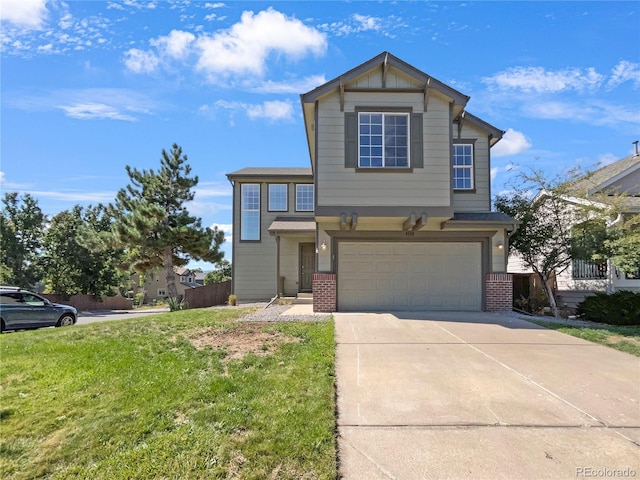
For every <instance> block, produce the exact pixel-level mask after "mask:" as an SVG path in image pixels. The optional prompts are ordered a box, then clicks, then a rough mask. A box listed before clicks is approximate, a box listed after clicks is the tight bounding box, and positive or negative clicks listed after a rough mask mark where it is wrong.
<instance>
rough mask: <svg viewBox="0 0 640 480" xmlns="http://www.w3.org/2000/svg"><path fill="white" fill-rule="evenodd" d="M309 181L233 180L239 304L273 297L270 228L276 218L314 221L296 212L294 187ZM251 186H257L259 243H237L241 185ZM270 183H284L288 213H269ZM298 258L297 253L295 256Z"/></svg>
mask: <svg viewBox="0 0 640 480" xmlns="http://www.w3.org/2000/svg"><path fill="white" fill-rule="evenodd" d="M311 182H312V181H311V179H310V178H309V179H300V178H283V179H272V178H270V179H262V178H256V179H249V178H243V179H242V180H236V181H235V185H234V199H235V200H234V205H233V225H234V231H233V274H234V277H233V282H234V285H233V287H234V293H235V294H236V295H237V296H238V301H241V302H246V301H264V300H269V299H271V298H273V296H274V295H275V294H276V290H277V283H276V272H277V265H276V255H277V251H276V239H275V237H273V236H272V235H270V234H269V231H268V229H269V226H270V225H271V223H273V221H274V220H275V218H276V217H279V216H296V217H301V216H309V217H311V218H313V212H296V211H295V208H296V203H295V202H296V195H295V185H296V184H303V183H307V184H309V183H311ZM243 183H253V184H259V185H260V241H259V242H258V241H241V240H240V228H241V221H240V215H241V212H240V208H241V203H240V200H241V185H242V184H243ZM270 183H285V184H287V185H288V189H287V205H288V211H287V212H269V211H268V205H269V203H268V202H269V193H268V185H269V184H270ZM296 255H297V254H296Z"/></svg>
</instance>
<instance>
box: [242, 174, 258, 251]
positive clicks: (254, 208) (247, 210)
mask: <svg viewBox="0 0 640 480" xmlns="http://www.w3.org/2000/svg"><path fill="white" fill-rule="evenodd" d="M249 187H251V188H252V189H254V188H257V190H258V191H257V193H258V197H257V200H258V201H257V204H252V205H248V206H247V205H246V203H245V201H246V198H245V188H246V189H247V190H248V189H249ZM252 193H255V191H254V192H252ZM256 212H257V213H258V217H257V220H256V219H255V218H252V221H255V222H257V227H258V228H257V236H256V235H248V233H247V232H248V229H247V228H245V227H246V225H245V220H246V219H247V217H248V216H249V215H248V214H255V213H256ZM251 216H252V217H253V215H251ZM260 222H261V218H260V184H259V183H243V184H241V185H240V241H245V242H259V241H260V225H261V223H260ZM253 227H254V228H255V225H253ZM250 231H253V229H251V230H250Z"/></svg>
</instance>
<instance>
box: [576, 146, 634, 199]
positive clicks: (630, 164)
mask: <svg viewBox="0 0 640 480" xmlns="http://www.w3.org/2000/svg"><path fill="white" fill-rule="evenodd" d="M636 172H640V155H630V156H628V157H625V158H623V159H621V160H618V161H617V162H613V163H612V164H610V165H606V166H604V167H602V168H600V169H598V170H596V171H595V172H592V173H590V174H588V175H586V176H585V177H583V178H581V179H579V180H578V181H576V182H575V184H574V186H573V188H572V190H574V191H575V192H576V193H577V194H579V195H593V194H594V193H598V192H603V191H606V189H607V188H608V187H611V186H612V185H614V184H615V183H617V182H620V181H622V180H623V179H625V178H626V177H629V176H631V175H633V174H636ZM621 193H622V192H621Z"/></svg>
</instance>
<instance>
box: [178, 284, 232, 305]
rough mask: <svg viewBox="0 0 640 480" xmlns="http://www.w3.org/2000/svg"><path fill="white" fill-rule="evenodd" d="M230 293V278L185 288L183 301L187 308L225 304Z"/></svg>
mask: <svg viewBox="0 0 640 480" xmlns="http://www.w3.org/2000/svg"><path fill="white" fill-rule="evenodd" d="M230 294H231V280H228V281H226V282H218V283H212V284H211V285H205V286H203V287H198V288H191V289H188V290H185V292H184V301H185V302H187V308H203V307H213V306H214V305H224V304H226V303H227V300H228V299H229V295H230Z"/></svg>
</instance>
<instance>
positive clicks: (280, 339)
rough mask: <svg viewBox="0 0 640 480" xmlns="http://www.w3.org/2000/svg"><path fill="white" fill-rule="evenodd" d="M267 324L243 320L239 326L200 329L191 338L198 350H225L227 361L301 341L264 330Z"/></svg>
mask: <svg viewBox="0 0 640 480" xmlns="http://www.w3.org/2000/svg"><path fill="white" fill-rule="evenodd" d="M264 328H265V325H264V323H262V322H260V323H258V322H254V323H252V322H242V323H238V326H237V327H234V328H225V329H216V328H207V329H204V330H200V331H199V332H197V333H196V334H195V335H193V336H192V337H191V338H190V339H189V340H190V341H191V343H192V344H193V346H195V347H196V348H197V349H198V350H202V349H203V348H207V347H211V348H214V349H216V350H224V351H225V352H226V353H227V355H226V356H225V358H224V361H225V362H228V361H230V360H237V359H239V358H242V357H244V356H245V355H247V354H248V353H253V354H255V355H258V356H266V355H270V354H271V353H273V351H274V350H275V349H276V347H277V346H278V345H279V344H281V343H293V342H299V341H300V339H299V338H297V337H290V336H287V335H284V334H282V333H280V332H275V331H264Z"/></svg>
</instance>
